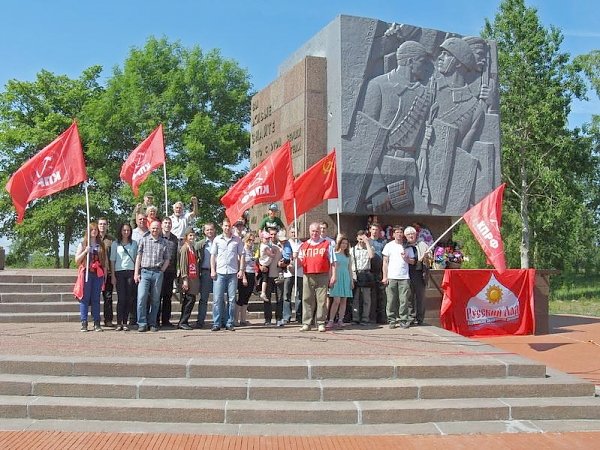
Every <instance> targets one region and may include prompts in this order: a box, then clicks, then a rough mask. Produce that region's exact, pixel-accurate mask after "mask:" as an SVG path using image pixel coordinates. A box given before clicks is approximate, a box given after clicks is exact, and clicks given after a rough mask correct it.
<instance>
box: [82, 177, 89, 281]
mask: <svg viewBox="0 0 600 450" xmlns="http://www.w3.org/2000/svg"><path fill="white" fill-rule="evenodd" d="M83 188H84V190H85V214H86V219H87V245H88V247H89V246H90V196H89V195H88V188H87V181H85V182H84V183H83ZM89 273H90V252H89V251H88V252H87V255H86V257H85V281H86V283H87V281H88V275H89Z"/></svg>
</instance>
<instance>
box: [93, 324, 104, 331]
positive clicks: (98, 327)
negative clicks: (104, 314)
mask: <svg viewBox="0 0 600 450" xmlns="http://www.w3.org/2000/svg"><path fill="white" fill-rule="evenodd" d="M94 331H104V330H103V329H102V327H101V326H100V324H99V323H95V324H94Z"/></svg>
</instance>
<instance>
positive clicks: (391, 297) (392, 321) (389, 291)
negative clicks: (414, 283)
mask: <svg viewBox="0 0 600 450" xmlns="http://www.w3.org/2000/svg"><path fill="white" fill-rule="evenodd" d="M393 237H394V240H393V241H390V242H388V243H387V244H385V247H383V252H382V253H383V279H382V280H381V282H382V283H383V284H384V285H385V286H387V287H386V296H387V308H386V314H387V320H388V324H389V326H390V328H396V326H397V324H398V323H399V324H400V326H401V327H402V328H408V327H410V321H411V319H410V316H409V312H408V306H409V300H410V297H411V290H410V277H409V273H408V265H409V264H414V261H415V254H414V252H413V250H412V248H410V247H409V248H407V249H405V248H404V245H403V243H404V228H402V227H401V226H399V225H395V226H394V229H393Z"/></svg>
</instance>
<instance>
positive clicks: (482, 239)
mask: <svg viewBox="0 0 600 450" xmlns="http://www.w3.org/2000/svg"><path fill="white" fill-rule="evenodd" d="M505 187H506V183H503V184H501V185H500V186H498V187H497V188H496V190H494V191H493V192H492V193H491V194H488V196H487V197H485V198H484V199H483V200H481V201H480V202H479V203H477V204H476V205H475V206H473V207H472V208H471V209H469V210H468V211H467V212H466V213H465V214H464V215H463V219H465V222H466V223H467V225H468V226H469V228H470V229H471V232H472V233H473V234H474V235H475V238H476V239H477V241H478V242H479V245H481V248H482V249H483V252H484V253H485V255H486V256H487V258H488V260H489V261H490V263H491V264H492V265H493V266H494V267H495V268H496V270H497V271H498V273H500V274H501V273H502V272H504V271H505V270H506V261H505V260H504V244H503V243H502V236H501V235H500V226H501V225H502V195H503V194H504V188H505Z"/></svg>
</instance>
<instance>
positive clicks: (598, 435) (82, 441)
mask: <svg viewBox="0 0 600 450" xmlns="http://www.w3.org/2000/svg"><path fill="white" fill-rule="evenodd" d="M599 443H600V432H580V433H544V434H539V433H525V434H501V435H458V436H352V437H348V436H336V437H332V436H324V437H315V436H311V437H290V436H273V437H265V436H244V437H242V436H212V435H210V436H193V435H176V434H128V433H67V432H53V431H30V432H18V431H7V432H0V448H2V449H3V450H23V449H28V450H42V449H44V450H48V449H60V450H68V449H83V448H85V449H86V450H94V449H99V450H100V449H101V450H111V449H119V450H122V449H127V450H137V449H140V450H142V449H143V450H151V449H170V450H178V449H229V450H238V449H298V450H302V449H307V450H313V449H323V450H330V449H331V450H334V449H343V450H354V449H356V450H386V449H397V448H402V449H403V450H412V449H415V450H417V449H419V450H423V449H439V448H441V447H444V448H445V449H446V450H447V449H468V450H472V449H473V448H485V449H486V450H495V449H498V450H507V449H510V450H518V449H527V450H529V449H532V448H535V449H536V450H543V449H568V450H576V449H593V448H598V445H599Z"/></svg>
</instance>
